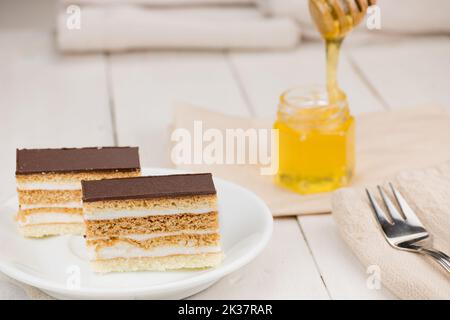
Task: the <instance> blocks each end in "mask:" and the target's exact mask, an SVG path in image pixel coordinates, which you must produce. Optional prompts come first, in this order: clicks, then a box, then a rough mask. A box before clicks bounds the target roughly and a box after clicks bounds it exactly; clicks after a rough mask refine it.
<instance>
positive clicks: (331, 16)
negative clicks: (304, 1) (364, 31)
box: [309, 0, 376, 40]
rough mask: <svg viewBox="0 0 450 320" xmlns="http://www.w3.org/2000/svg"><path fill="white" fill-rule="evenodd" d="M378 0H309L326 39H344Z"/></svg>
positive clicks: (318, 26)
mask: <svg viewBox="0 0 450 320" xmlns="http://www.w3.org/2000/svg"><path fill="white" fill-rule="evenodd" d="M374 4H376V0H309V11H310V13H311V16H312V18H313V20H314V22H315V24H316V26H317V28H318V29H319V31H320V33H321V34H322V35H323V37H324V38H325V39H330V40H337V39H342V38H344V37H345V35H346V34H347V33H348V32H350V31H351V30H352V29H353V28H354V27H356V26H357V25H358V24H359V23H360V22H361V21H362V20H363V19H364V16H365V14H366V10H367V8H368V7H369V6H372V5H374Z"/></svg>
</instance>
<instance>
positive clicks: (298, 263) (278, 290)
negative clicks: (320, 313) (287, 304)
mask: <svg viewBox="0 0 450 320" xmlns="http://www.w3.org/2000/svg"><path fill="white" fill-rule="evenodd" d="M321 281H322V280H321V278H320V273H319V272H318V270H317V268H316V266H315V264H314V261H313V260H312V259H311V255H310V252H309V249H308V246H307V245H306V244H305V242H304V239H303V238H302V235H301V233H300V232H299V226H298V225H297V223H296V221H295V218H278V219H275V221H274V233H273V235H272V239H271V240H270V243H269V245H268V247H267V248H266V250H264V251H263V253H262V254H261V255H259V256H258V257H257V258H256V259H255V260H254V261H252V262H251V263H250V264H249V265H247V266H245V267H243V268H242V269H240V270H238V271H236V272H234V273H232V274H231V275H229V276H227V277H225V278H223V279H221V280H220V281H219V282H218V283H216V284H215V285H214V286H213V287H211V288H210V289H207V290H205V291H203V292H201V293H199V294H197V295H195V296H193V297H191V298H192V299H329V296H328V292H327V291H326V289H325V286H323V285H319V284H320V283H321Z"/></svg>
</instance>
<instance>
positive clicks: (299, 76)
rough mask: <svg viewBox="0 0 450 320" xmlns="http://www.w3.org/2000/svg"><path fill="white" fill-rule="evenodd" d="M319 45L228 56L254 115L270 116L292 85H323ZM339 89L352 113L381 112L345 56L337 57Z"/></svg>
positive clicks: (322, 68) (323, 62) (322, 49)
mask: <svg viewBox="0 0 450 320" xmlns="http://www.w3.org/2000/svg"><path fill="white" fill-rule="evenodd" d="M324 50H325V49H324V47H323V44H322V43H321V42H313V43H305V44H303V45H301V46H300V47H299V48H298V49H296V50H293V51H285V52H256V53H231V54H230V60H231V63H232V65H233V66H234V68H235V69H236V73H237V74H238V76H239V79H240V80H241V81H242V86H243V88H244V89H245V92H246V94H247V96H248V100H249V102H250V105H251V108H252V110H253V111H254V114H255V115H256V116H259V117H272V118H273V117H274V116H275V113H276V108H277V105H278V97H279V96H280V94H281V93H282V92H283V91H284V90H286V89H288V88H292V87H294V86H302V85H310V84H324V83H325V56H324ZM339 75H340V78H339V80H340V86H341V87H342V89H343V90H344V91H345V92H346V93H347V96H348V99H349V104H350V107H351V110H352V112H353V113H355V114H359V113H363V112H369V111H378V110H382V109H383V108H382V103H381V102H380V101H379V100H378V99H377V98H376V97H375V96H374V95H373V94H372V93H371V91H370V90H369V89H368V88H367V86H366V85H365V84H364V82H363V81H361V79H360V77H359V76H358V74H356V72H355V70H354V68H353V66H352V65H351V64H350V63H349V61H348V60H347V58H346V55H345V54H343V55H342V56H341V61H340V66H339Z"/></svg>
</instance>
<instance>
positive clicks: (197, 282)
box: [0, 167, 273, 298]
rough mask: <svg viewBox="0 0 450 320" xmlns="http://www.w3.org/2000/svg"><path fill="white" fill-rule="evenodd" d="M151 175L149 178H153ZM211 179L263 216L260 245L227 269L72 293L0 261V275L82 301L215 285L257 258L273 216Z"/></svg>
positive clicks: (268, 236)
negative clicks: (137, 286)
mask: <svg viewBox="0 0 450 320" xmlns="http://www.w3.org/2000/svg"><path fill="white" fill-rule="evenodd" d="M141 171H149V172H155V173H156V172H159V173H162V174H164V173H166V174H167V173H169V174H170V173H192V171H188V170H179V169H174V168H161V167H143V168H142V169H141ZM155 173H153V174H155ZM213 179H214V180H217V181H220V183H224V184H229V185H231V186H232V187H233V188H237V189H240V190H241V191H243V192H244V193H247V194H248V195H249V196H251V197H252V198H253V199H255V200H256V202H259V203H260V205H261V206H262V208H263V209H264V210H263V211H262V212H264V225H265V226H266V228H265V230H264V232H263V234H262V238H261V241H260V242H258V243H257V244H256V245H255V247H254V248H253V249H252V250H251V251H249V252H248V253H246V254H244V255H243V256H241V257H239V258H238V259H236V260H235V261H234V262H233V263H231V264H229V265H227V266H224V267H222V266H219V267H217V268H214V269H211V270H210V271H209V272H206V273H202V274H199V275H196V276H194V277H188V278H186V279H182V280H177V281H173V282H169V283H162V284H156V285H151V286H147V287H140V288H118V289H110V288H89V287H82V286H81V287H80V288H76V289H69V288H67V287H65V286H64V285H61V284H59V283H58V282H54V281H51V280H47V279H42V278H39V277H38V276H34V275H30V274H28V273H26V272H25V271H22V270H19V269H17V268H14V267H12V266H10V265H8V263H6V262H4V261H2V260H1V259H0V271H1V272H3V273H4V274H6V275H7V276H9V277H11V278H13V279H15V280H17V281H19V282H23V283H25V284H28V285H31V286H34V287H36V288H38V289H41V290H44V291H50V292H55V293H58V294H61V295H67V296H85V297H97V296H102V297H105V298H108V297H118V296H123V295H127V294H130V295H140V294H153V293H157V292H168V291H171V290H173V291H179V290H183V289H188V288H194V287H196V286H201V285H203V284H206V283H209V282H211V283H214V282H215V281H218V280H219V279H221V278H222V277H224V276H226V275H228V274H230V273H231V272H233V271H236V270H238V269H240V268H242V267H243V266H245V265H246V264H248V263H249V262H250V261H252V260H253V259H254V258H255V257H257V256H258V255H259V254H260V253H261V252H262V250H263V249H264V248H265V247H266V245H267V244H268V242H269V241H270V239H271V236H272V232H273V216H272V213H271V211H270V209H269V207H268V206H267V204H266V203H265V202H264V201H263V200H262V199H261V198H260V197H259V196H257V195H256V194H255V193H254V192H253V191H251V190H249V189H247V188H245V187H242V186H240V185H238V184H236V183H234V182H231V181H228V180H225V179H222V178H219V177H216V176H215V175H214V174H213ZM9 200H10V199H9V198H6V199H3V200H2V205H4V204H5V203H7V202H8V201H9Z"/></svg>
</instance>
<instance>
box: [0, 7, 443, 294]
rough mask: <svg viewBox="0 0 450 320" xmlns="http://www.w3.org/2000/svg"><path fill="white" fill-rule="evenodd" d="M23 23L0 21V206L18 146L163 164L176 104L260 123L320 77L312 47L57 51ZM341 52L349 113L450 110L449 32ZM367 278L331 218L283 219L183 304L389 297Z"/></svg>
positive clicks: (318, 54) (318, 51)
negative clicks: (118, 148) (102, 150)
mask: <svg viewBox="0 0 450 320" xmlns="http://www.w3.org/2000/svg"><path fill="white" fill-rule="evenodd" d="M47 2H48V1H47ZM0 11H1V10H0ZM0 15H4V16H6V14H5V12H4V11H3V13H2V14H0ZM5 21H6V22H5ZM27 21H28V22H29V24H30V25H26V26H25V27H23V26H16V25H15V21H14V20H13V19H9V20H8V19H6V20H3V22H2V23H1V22H0V46H1V49H0V144H1V148H2V155H1V157H0V180H1V181H2V183H1V184H0V200H2V199H5V198H7V197H9V196H10V195H12V194H14V192H15V190H14V168H15V148H17V147H28V148H30V147H60V146H87V145H139V146H140V147H141V149H142V152H141V156H142V165H143V166H159V167H164V166H168V165H169V163H168V157H167V154H168V145H167V142H166V141H165V139H164V138H163V137H165V136H166V132H167V128H168V125H169V124H170V121H171V116H172V103H173V102H175V101H186V102H190V103H193V104H195V105H200V106H204V107H207V108H210V109H212V110H216V111H220V112H223V113H227V114H233V115H241V116H250V117H267V116H273V115H274V113H275V109H276V105H277V97H278V95H279V94H280V92H281V91H282V90H284V89H286V88H288V87H291V86H293V85H297V84H307V83H318V82H323V76H324V57H323V51H324V50H323V47H322V45H321V44H320V43H304V44H302V45H301V46H300V47H299V48H298V49H297V50H294V51H289V52H262V53H261V52H258V53H256V52H166V51H157V52H145V53H128V54H111V55H105V54H90V55H73V56H64V55H61V54H60V53H58V52H57V50H56V49H55V43H54V34H53V32H52V31H51V25H50V24H49V23H48V22H46V23H44V22H43V21H42V20H41V21H39V22H33V21H31V22H30V21H29V20H27ZM45 21H47V20H45ZM31 27H32V29H31ZM345 49H346V51H345V53H344V55H343V56H342V60H341V65H340V75H341V85H342V87H343V88H344V90H345V91H346V92H347V93H348V95H349V99H350V105H351V108H352V112H353V113H355V114H360V113H363V112H371V111H381V110H389V109H393V108H397V107H408V106H415V105H424V104H430V105H431V104H434V105H436V104H438V105H443V106H446V107H448V108H449V110H450V84H449V83H450V81H449V78H450V77H449V74H448V73H449V72H450V60H449V57H450V38H449V37H428V38H417V37H414V38H388V39H385V40H377V41H375V42H371V43H367V44H364V43H359V44H346V46H345ZM367 277H368V275H367V274H366V271H365V270H364V269H363V268H362V266H361V265H360V264H359V263H358V261H357V260H356V258H355V257H354V256H353V255H352V253H351V252H350V251H349V249H348V248H347V247H346V245H345V243H343V241H342V240H341V239H340V237H339V234H338V231H337V228H336V226H335V224H334V222H333V219H332V217H331V215H317V216H308V217H299V218H297V219H296V218H280V219H275V224H274V234H273V238H272V240H271V242H270V244H269V245H268V247H267V248H266V249H265V250H264V252H263V253H262V254H261V255H260V256H259V257H258V258H257V259H256V260H255V261H253V262H252V263H250V264H249V265H248V266H246V267H244V268H243V269H241V270H239V271H236V272H235V273H233V274H231V275H229V276H227V277H225V278H224V279H222V280H221V281H219V282H218V283H216V284H215V285H213V286H212V287H211V288H209V289H207V290H205V291H204V292H201V293H199V294H197V295H195V296H194V297H192V298H193V299H228V298H229V299H246V298H248V299H389V298H393V296H392V295H391V294H390V293H389V292H387V291H386V290H385V289H383V288H382V289H380V290H370V289H368V288H367V286H366V280H367ZM6 287H9V285H7V284H5V283H2V281H0V298H1V297H6V298H8V297H9V298H10V297H21V295H20V292H19V293H18V292H15V291H14V290H13V293H10V294H9V295H6V293H5V292H3V293H2V292H1V290H2V288H6ZM4 290H6V289H4Z"/></svg>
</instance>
